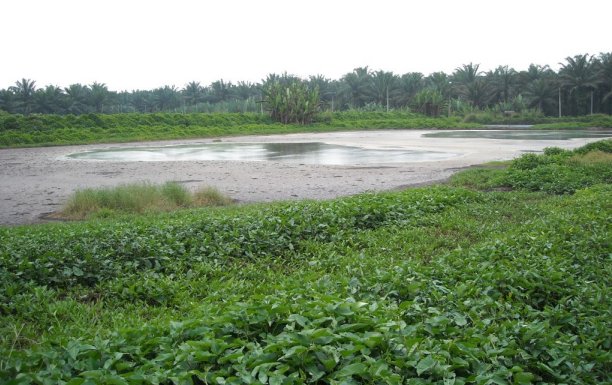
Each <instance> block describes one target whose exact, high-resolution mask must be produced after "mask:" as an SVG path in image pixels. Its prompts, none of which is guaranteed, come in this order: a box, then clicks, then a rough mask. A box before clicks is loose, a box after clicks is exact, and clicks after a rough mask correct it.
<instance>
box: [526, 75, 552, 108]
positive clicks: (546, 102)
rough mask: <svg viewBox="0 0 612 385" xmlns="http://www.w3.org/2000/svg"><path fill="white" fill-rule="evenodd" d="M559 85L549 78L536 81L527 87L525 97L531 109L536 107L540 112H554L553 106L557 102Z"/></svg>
mask: <svg viewBox="0 0 612 385" xmlns="http://www.w3.org/2000/svg"><path fill="white" fill-rule="evenodd" d="M556 93H557V84H556V83H555V82H552V81H550V80H549V79H547V78H540V79H536V80H534V81H532V82H530V83H529V84H527V86H526V87H525V97H526V98H527V103H528V105H529V107H535V108H537V109H538V110H539V111H542V112H545V111H547V110H548V111H550V112H552V111H554V110H552V109H551V108H549V107H551V106H553V105H554V104H555V102H556V100H555V96H556Z"/></svg>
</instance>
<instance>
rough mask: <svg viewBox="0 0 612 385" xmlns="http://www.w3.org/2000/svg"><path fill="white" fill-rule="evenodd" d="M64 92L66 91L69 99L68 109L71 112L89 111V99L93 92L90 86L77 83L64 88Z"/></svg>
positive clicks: (81, 112)
mask: <svg viewBox="0 0 612 385" xmlns="http://www.w3.org/2000/svg"><path fill="white" fill-rule="evenodd" d="M64 92H65V93H66V96H67V99H68V101H67V104H68V105H67V111H68V112H69V113H71V114H83V113H85V112H87V110H88V105H87V100H88V99H89V93H90V92H91V90H90V89H89V87H87V86H84V85H82V84H79V83H76V84H71V85H70V86H68V87H67V88H64Z"/></svg>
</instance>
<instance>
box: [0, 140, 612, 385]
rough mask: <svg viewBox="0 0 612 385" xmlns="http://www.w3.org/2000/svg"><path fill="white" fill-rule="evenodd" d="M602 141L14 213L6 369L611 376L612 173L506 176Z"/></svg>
mask: <svg viewBox="0 0 612 385" xmlns="http://www.w3.org/2000/svg"><path fill="white" fill-rule="evenodd" d="M609 144H610V141H608V142H600V143H599V144H597V145H590V146H587V147H586V148H583V149H581V150H578V151H573V152H569V151H568V152H567V153H566V152H565V151H561V150H556V149H554V150H553V149H551V150H547V154H546V155H542V156H535V158H533V157H532V156H531V155H528V156H524V157H522V158H520V159H517V160H516V161H514V162H513V164H511V165H510V166H509V167H507V168H498V169H491V170H475V171H478V173H477V174H474V170H471V171H469V172H468V173H467V174H464V175H463V176H462V177H461V178H459V177H458V178H457V179H455V180H454V181H453V184H454V186H438V187H430V188H423V189H414V190H407V191H403V192H394V193H381V194H363V195H359V196H354V197H348V198H342V199H337V200H333V201H326V202H308V201H306V202H293V203H277V204H271V205H256V206H248V207H231V208H222V209H206V210H203V209H201V210H193V211H183V212H176V213H172V214H163V215H154V216H142V217H134V218H131V219H127V218H124V219H119V220H118V219H115V220H102V221H88V222H82V223H70V224H52V225H41V226H23V227H15V228H2V229H0V285H1V286H0V382H4V383H11V384H27V383H40V384H58V383H69V384H98V383H103V384H126V383H129V384H132V383H133V384H303V383H314V384H364V383H367V384H403V383H406V384H530V383H534V384H535V383H537V384H546V383H556V384H561V383H565V384H595V383H609V382H610V381H611V380H612V377H611V375H610V373H612V364H611V362H612V357H611V354H610V347H611V344H612V336H611V335H610V333H609V330H611V329H612V328H611V326H612V325H611V321H610V320H611V319H612V314H611V313H612V306H611V305H612V300H611V298H612V295H611V294H612V293H611V290H610V287H612V285H611V282H610V277H612V275H611V272H612V271H611V266H612V265H611V263H610V262H611V248H610V236H609V234H610V233H611V232H610V223H612V222H611V220H610V219H611V218H610V213H611V210H610V209H611V207H610V206H611V203H610V202H611V200H610V196H611V193H612V188H611V187H610V184H609V181H606V180H603V181H602V180H601V179H598V178H596V177H594V176H593V175H592V174H593V173H599V171H600V169H599V168H593V169H589V168H588V167H585V168H576V172H578V173H581V174H585V175H589V176H590V177H589V178H583V179H581V181H582V182H581V184H580V185H576V186H575V189H574V190H575V191H573V193H570V191H565V190H564V191H556V190H555V189H548V188H545V187H544V186H547V185H548V182H547V181H546V180H545V179H544V178H540V179H537V178H539V177H540V176H541V175H542V174H538V173H533V174H528V176H529V177H531V178H535V179H532V185H531V187H529V188H526V187H523V186H518V189H515V191H494V190H495V189H498V188H504V189H508V188H509V186H508V185H507V184H506V183H507V182H506V180H505V179H503V178H507V177H508V176H509V175H512V174H513V172H514V171H515V169H516V170H523V168H520V167H523V166H520V167H519V166H517V165H524V164H530V165H531V164H535V165H536V166H534V167H533V168H531V169H537V168H538V167H540V166H542V165H544V166H549V165H550V164H558V165H563V166H567V167H571V166H572V165H576V164H586V163H593V162H594V163H601V158H602V157H603V158H605V155H601V154H609V152H610V151H609ZM593 154H595V156H593ZM592 158H596V161H593V159H592ZM570 159H571V161H570ZM585 159H586V160H585ZM568 162H569V163H568ZM572 162H573V163H572ZM580 162H582V163H580ZM603 162H607V167H608V168H609V167H610V166H611V164H610V160H609V158H607V160H604V161H603ZM517 167H518V168H517ZM530 167H531V166H530ZM489 171H490V172H489ZM487 172H488V173H487ZM470 173H471V174H470ZM525 178H526V177H525ZM522 180H523V179H522ZM500 181H502V182H500ZM538 181H539V182H538ZM538 184H539V185H540V187H539V188H534V186H537V185H538ZM461 186H472V187H476V188H478V189H482V188H484V189H485V190H493V191H475V190H473V189H466V188H464V187H461ZM530 190H537V191H535V192H534V191H530ZM558 193H562V194H558Z"/></svg>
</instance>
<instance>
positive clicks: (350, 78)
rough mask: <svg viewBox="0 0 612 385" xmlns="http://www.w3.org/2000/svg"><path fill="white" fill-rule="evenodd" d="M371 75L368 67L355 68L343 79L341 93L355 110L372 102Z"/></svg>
mask: <svg viewBox="0 0 612 385" xmlns="http://www.w3.org/2000/svg"><path fill="white" fill-rule="evenodd" d="M371 79H372V76H371V73H370V70H369V69H368V67H367V66H366V67H359V68H355V69H354V70H353V72H349V73H348V74H346V75H344V76H343V77H342V80H341V81H342V86H341V89H340V92H341V93H342V95H343V96H344V97H345V98H346V99H347V100H348V104H349V105H350V106H351V107H353V108H358V107H363V106H365V104H366V103H367V102H368V101H369V100H370V94H371V87H370V86H371Z"/></svg>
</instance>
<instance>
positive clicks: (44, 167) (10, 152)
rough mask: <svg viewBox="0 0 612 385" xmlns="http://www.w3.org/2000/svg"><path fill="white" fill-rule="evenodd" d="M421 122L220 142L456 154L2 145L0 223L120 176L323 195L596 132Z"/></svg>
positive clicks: (266, 196)
mask: <svg viewBox="0 0 612 385" xmlns="http://www.w3.org/2000/svg"><path fill="white" fill-rule="evenodd" d="M426 132H430V131H424V130H385V131H359V132H335V133H322V134H291V135H270V136H249V137H232V138H223V139H222V141H223V142H324V143H329V144H339V145H351V146H360V147H366V148H377V149H385V148H405V149H414V150H431V151H445V152H451V153H455V154H457V156H456V157H454V158H452V159H448V160H438V161H425V162H413V163H380V164H356V165H352V166H330V165H310V164H299V163H293V164H291V163H277V162H238V161H172V162H113V161H92V160H76V159H71V158H67V157H66V156H67V155H68V154H72V153H76V152H81V151H86V150H92V149H102V148H111V147H114V148H117V147H137V146H151V145H172V144H190V143H209V142H212V139H207V140H182V141H164V142H146V143H127V144H109V145H101V144H97V145H87V146H64V147H42V148H27V149H4V150H0V181H1V182H0V224H2V225H15V224H26V223H39V222H43V221H44V220H43V219H41V217H42V216H44V215H45V214H48V213H51V212H53V211H56V210H59V209H60V208H61V206H62V205H63V204H64V203H65V201H66V199H67V197H68V196H70V194H72V193H73V192H74V191H75V190H76V189H80V188H85V187H101V186H114V185H117V184H121V183H129V182H137V181H150V182H154V183H162V182H166V181H178V182H180V183H183V184H184V185H185V186H187V187H188V188H191V189H195V188H197V187H200V186H214V187H216V188H218V189H219V190H221V191H222V192H224V193H226V194H227V195H229V196H230V197H232V198H234V199H237V200H238V201H240V202H264V201H277V200H290V199H304V198H307V199H328V198H333V197H337V196H343V195H350V194H356V193H360V192H364V191H380V190H390V189H395V188H400V187H404V186H411V185H419V184H424V183H430V182H434V181H438V180H443V179H445V178H447V177H449V176H450V175H452V174H453V173H454V172H456V171H457V170H460V169H462V168H465V167H469V166H472V165H476V164H480V163H484V162H489V161H493V160H505V159H511V158H514V157H516V156H519V155H521V154H522V153H524V152H532V151H541V150H542V149H543V148H545V147H550V146H557V147H563V148H575V147H579V146H582V145H584V144H585V143H588V142H592V141H596V140H599V139H571V140H508V139H504V140H501V139H500V140H497V139H473V138H470V139H456V138H425V137H422V134H423V133H426Z"/></svg>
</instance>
